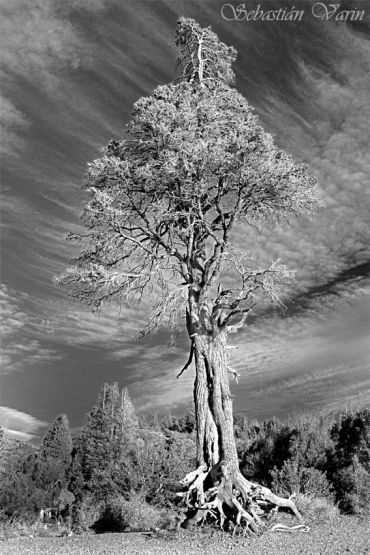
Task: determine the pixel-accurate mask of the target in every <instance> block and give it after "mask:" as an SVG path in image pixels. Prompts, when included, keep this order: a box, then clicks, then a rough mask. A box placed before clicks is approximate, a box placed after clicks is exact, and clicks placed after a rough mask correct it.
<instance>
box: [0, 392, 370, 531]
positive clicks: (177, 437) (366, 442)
mask: <svg viewBox="0 0 370 555" xmlns="http://www.w3.org/2000/svg"><path fill="white" fill-rule="evenodd" d="M234 434H235V438H236V445H237V451H238V458H239V465H240V470H241V472H242V474H243V475H244V476H245V477H246V478H247V479H249V480H255V481H258V483H260V484H262V485H265V486H267V487H271V488H273V489H274V491H276V492H277V493H278V494H280V495H282V496H289V495H292V494H295V496H296V504H297V507H298V509H299V510H300V512H301V513H302V514H303V517H304V518H305V521H306V522H314V521H315V520H317V521H321V522H322V521H325V519H330V518H332V516H333V515H337V514H338V512H339V511H340V512H341V513H344V514H357V515H366V513H367V511H368V508H369V502H370V409H369V408H366V407H362V408H357V409H354V408H345V409H342V410H340V411H337V412H335V411H334V412H325V411H317V412H302V413H297V414H294V415H292V416H290V417H289V418H287V419H286V420H284V421H283V420H279V419H278V418H270V419H268V420H265V421H264V422H258V421H257V420H250V419H248V418H246V417H245V416H241V415H235V417H234ZM195 435H196V434H195V419H194V414H193V412H191V411H190V410H189V411H188V412H186V414H184V415H183V416H181V417H175V416H171V415H167V416H166V417H162V418H159V417H158V416H151V417H148V416H138V415H137V413H136V410H135V407H134V405H133V403H132V401H131V399H130V396H129V393H128V391H127V389H122V390H120V388H119V386H118V384H117V383H113V384H104V386H103V387H102V389H101V391H100V394H99V397H98V400H97V403H96V404H95V406H94V407H93V408H92V409H91V411H90V412H89V413H88V414H87V416H86V419H85V424H84V426H83V428H82V429H81V431H80V433H79V434H78V435H75V436H74V437H72V436H71V431H70V429H69V423H68V418H67V416H66V415H60V416H58V417H57V418H56V419H55V421H54V422H53V423H52V425H51V427H50V429H49V430H48V431H47V433H46V435H45V437H44V438H43V440H42V442H41V445H40V446H38V447H35V446H34V445H32V444H30V443H24V442H21V441H18V440H13V439H10V438H9V437H7V435H6V433H5V432H4V429H2V432H1V439H0V474H1V477H0V519H1V529H2V533H3V535H4V536H7V534H8V536H9V535H11V534H16V533H19V534H21V533H26V532H29V530H30V529H32V530H33V532H34V533H41V534H42V533H45V530H46V529H55V530H58V531H59V533H60V534H70V533H75V534H76V533H83V532H87V531H92V532H96V533H103V532H109V531H114V532H125V531H126V532H127V531H143V530H153V529H167V530H168V529H176V528H177V527H178V526H181V524H182V523H184V522H188V521H186V520H184V517H185V512H186V503H185V502H184V498H183V497H182V496H181V492H182V490H183V489H184V488H183V486H182V485H181V479H182V478H183V476H184V475H185V474H187V472H189V471H190V470H191V469H192V468H194V461H195V456H196V442H195ZM179 494H180V495H179ZM46 510H48V511H49V512H48V513H47V511H46ZM41 511H44V512H43V513H41ZM282 513H284V511H283V512H282ZM40 514H41V517H42V518H40ZM45 515H46V517H45ZM279 515H280V512H279ZM279 515H278V516H277V517H276V518H279ZM283 516H284V514H283ZM207 518H208V523H207V524H208V525H209V526H210V527H212V525H213V524H216V520H217V519H216V518H215V519H214V520H215V522H214V523H213V522H212V515H211V514H210V515H209V516H208V517H207ZM230 531H231V530H230Z"/></svg>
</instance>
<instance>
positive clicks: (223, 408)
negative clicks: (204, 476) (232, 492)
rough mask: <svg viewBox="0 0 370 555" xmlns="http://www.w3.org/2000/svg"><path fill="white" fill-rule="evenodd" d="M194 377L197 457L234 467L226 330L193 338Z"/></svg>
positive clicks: (234, 447)
mask: <svg viewBox="0 0 370 555" xmlns="http://www.w3.org/2000/svg"><path fill="white" fill-rule="evenodd" d="M194 354H195V367H196V378H195V384H194V404H195V415H196V423H197V459H198V463H199V465H200V464H203V463H206V464H207V466H208V467H213V466H215V465H216V464H218V463H219V462H220V460H223V461H225V462H226V463H227V464H228V465H229V467H230V469H232V470H233V471H237V470H238V456H237V452H236V446H235V440H234V431H233V410H232V399H231V394H230V387H229V379H228V372H227V364H226V334H225V332H221V333H219V334H218V335H217V336H216V337H213V336H211V335H199V336H196V337H195V338H194Z"/></svg>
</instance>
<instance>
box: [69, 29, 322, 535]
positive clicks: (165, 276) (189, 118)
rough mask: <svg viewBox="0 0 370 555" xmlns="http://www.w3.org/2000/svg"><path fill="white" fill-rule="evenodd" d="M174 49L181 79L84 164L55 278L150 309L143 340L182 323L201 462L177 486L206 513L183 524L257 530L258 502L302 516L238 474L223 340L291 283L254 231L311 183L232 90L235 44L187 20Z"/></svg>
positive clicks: (305, 193) (94, 297)
mask: <svg viewBox="0 0 370 555" xmlns="http://www.w3.org/2000/svg"><path fill="white" fill-rule="evenodd" d="M175 40H176V45H177V47H178V49H179V72H178V77H177V79H176V80H175V81H174V82H173V83H170V84H168V85H165V86H159V87H158V88H156V89H155V91H154V92H153V94H152V95H151V96H150V97H145V98H141V99H140V100H138V101H137V102H136V104H135V105H134V109H133V113H132V119H131V121H130V123H129V124H128V130H127V136H126V138H125V139H123V140H120V141H111V142H110V143H109V144H108V146H107V147H106V148H105V149H104V151H103V155H102V156H101V157H100V158H99V159H97V160H94V161H93V162H92V163H91V164H89V171H88V182H87V187H86V189H87V193H88V195H89V201H88V202H87V203H86V205H85V210H84V212H83V215H82V219H83V222H84V224H85V226H86V228H87V231H86V233H84V234H74V235H71V236H70V239H71V240H74V241H77V242H78V243H79V244H80V245H81V247H82V251H81V254H80V256H79V257H78V258H77V259H76V260H75V261H74V262H75V265H74V267H73V268H71V269H69V270H68V271H67V272H66V273H65V274H64V275H63V276H62V277H60V278H59V282H60V283H61V284H62V285H63V286H65V287H66V289H67V291H68V293H69V295H70V296H71V297H72V298H74V299H78V300H80V301H82V302H84V303H86V304H88V305H90V306H92V307H93V308H94V309H99V308H100V307H101V306H102V305H103V304H105V303H110V302H111V301H117V302H118V303H119V304H120V305H127V304H129V305H130V304H131V305H132V306H137V303H138V302H141V301H143V300H145V301H146V302H148V301H149V302H151V303H152V312H151V315H150V317H149V319H148V324H147V326H146V328H145V330H144V333H147V332H151V331H152V330H154V329H155V328H156V327H158V326H159V325H169V326H170V327H174V326H176V325H178V323H179V319H181V316H183V317H185V316H186V328H187V331H188V335H189V338H190V356H189V360H188V362H187V364H186V365H185V367H184V369H185V368H186V367H188V366H189V364H190V363H191V361H192V360H193V359H194V361H195V368H196V378H195V384H194V403H195V413H196V432H197V436H196V437H197V458H198V463H199V466H198V468H197V469H196V470H195V471H194V472H193V473H191V474H190V475H189V476H187V477H186V478H185V479H184V480H183V484H184V486H187V487H188V492H187V494H186V502H187V503H188V505H189V506H193V507H195V508H202V509H204V510H198V511H196V514H195V515H194V516H192V519H191V521H198V520H199V519H200V518H201V517H203V518H204V517H205V515H206V514H207V513H208V512H209V513H210V514H217V515H218V518H219V519H220V520H221V523H223V521H224V519H225V515H226V517H227V519H228V520H229V521H233V522H234V524H239V523H240V521H241V519H243V522H244V523H246V524H247V525H248V526H249V527H250V528H251V529H256V528H257V527H258V525H259V524H260V522H261V521H260V518H259V516H258V513H259V512H260V510H261V507H263V508H266V509H271V507H272V506H273V505H277V506H285V507H290V508H291V509H292V510H293V511H294V512H296V514H297V516H299V515H298V512H297V511H296V508H295V506H294V504H293V502H292V501H291V500H283V499H281V498H278V497H276V496H274V495H273V494H272V493H271V492H270V491H269V490H267V489H266V488H257V486H255V484H252V483H250V482H248V481H247V480H246V479H245V478H244V477H243V476H242V475H241V473H240V471H239V464H238V457H237V451H236V447H235V441H234V435H233V414H232V399H231V395H230V388H229V374H230V372H233V370H232V369H231V368H230V367H229V365H228V356H227V338H228V335H229V334H230V333H232V332H235V331H236V330H237V329H239V328H240V327H242V325H243V324H244V322H245V320H246V317H247V315H248V313H249V312H250V311H251V310H252V308H253V307H254V305H255V304H256V303H259V302H266V301H268V302H270V301H273V302H278V301H279V288H280V286H281V283H283V282H284V280H286V278H287V276H288V274H289V272H288V270H287V269H286V268H285V267H284V266H282V265H280V264H278V263H272V264H271V265H270V266H269V267H263V268H261V267H260V266H259V265H258V263H257V262H256V261H255V260H254V258H253V257H252V256H251V251H253V245H252V244H250V243H249V241H248V238H249V236H250V234H249V231H250V230H251V227H252V226H256V224H258V225H261V223H262V222H264V221H269V222H270V223H271V222H289V221H290V219H291V218H294V217H297V216H302V215H308V214H310V213H311V212H312V211H313V209H314V208H315V206H316V204H317V194H316V180H315V179H314V178H313V177H311V176H310V175H309V174H308V171H307V168H306V166H305V165H304V164H296V163H295V162H294V161H293V160H292V158H291V157H290V156H289V155H288V154H286V153H285V152H283V151H281V150H279V149H278V148H277V147H276V146H275V145H274V142H273V139H272V136H271V135H270V134H268V133H266V132H265V131H264V129H263V128H262V127H261V126H260V125H259V123H258V119H257V117H256V116H255V115H254V114H253V111H252V109H251V107H250V106H249V104H248V102H247V101H246V99H245V98H244V97H243V96H242V95H241V94H240V93H238V92H237V90H236V89H235V88H233V82H234V73H233V70H232V67H231V66H232V63H233V62H234V61H235V59H236V51H235V50H234V49H233V48H232V47H227V46H226V45H225V44H223V43H222V42H221V41H220V40H219V39H218V37H217V36H216V35H215V34H214V33H213V32H212V31H211V29H209V28H206V29H202V28H201V27H200V26H199V25H198V24H197V23H196V22H195V21H193V20H191V19H185V18H181V19H180V20H179V22H178V27H177V32H176V39H175ZM236 227H237V228H238V232H239V234H240V233H241V232H242V233H243V234H244V239H243V241H242V243H243V246H244V245H245V248H246V249H247V250H246V251H245V252H244V251H241V250H240V248H239V250H238V249H237V248H236V243H235V238H236V237H237V235H236V234H235V228H236ZM216 484H217V487H216ZM256 503H257V504H256ZM257 505H258V507H257ZM207 509H208V511H207Z"/></svg>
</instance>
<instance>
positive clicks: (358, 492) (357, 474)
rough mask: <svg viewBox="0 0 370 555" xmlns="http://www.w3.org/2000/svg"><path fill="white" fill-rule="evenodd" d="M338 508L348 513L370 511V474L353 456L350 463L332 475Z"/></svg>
mask: <svg viewBox="0 0 370 555" xmlns="http://www.w3.org/2000/svg"><path fill="white" fill-rule="evenodd" d="M333 483H334V486H335V489H336V493H337V499H338V504H339V507H340V509H342V511H344V512H346V513H350V514H364V513H369V511H370V474H369V472H367V471H366V469H365V468H364V467H363V466H362V465H361V464H360V463H359V461H358V458H357V457H356V456H355V457H354V458H353V462H352V464H351V465H349V466H347V467H345V468H342V469H341V470H338V471H337V472H336V473H335V474H334V476H333Z"/></svg>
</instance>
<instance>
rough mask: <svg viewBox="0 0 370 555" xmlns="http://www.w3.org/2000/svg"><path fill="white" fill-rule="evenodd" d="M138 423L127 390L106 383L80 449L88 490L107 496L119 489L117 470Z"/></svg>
mask: <svg viewBox="0 0 370 555" xmlns="http://www.w3.org/2000/svg"><path fill="white" fill-rule="evenodd" d="M137 428H138V419H137V416H136V414H135V409H134V407H133V404H132V402H131V399H130V396H129V394H128V391H127V389H126V388H124V389H123V390H122V392H121V393H120V391H119V388H118V383H113V384H107V383H105V384H104V385H103V387H102V390H101V392H100V394H99V398H98V402H97V404H96V405H95V406H94V407H93V409H92V410H91V411H90V413H89V414H88V415H87V422H86V425H85V426H84V428H83V430H82V433H81V438H80V442H79V447H78V451H79V454H78V458H79V460H80V464H81V470H82V476H83V481H84V482H85V485H86V487H87V489H88V490H91V491H94V492H95V493H97V492H99V495H100V496H107V495H110V494H111V493H114V492H116V491H117V489H118V485H117V480H115V475H116V471H117V466H119V465H121V464H122V460H123V459H124V458H125V456H127V453H128V451H129V450H130V448H131V446H132V444H133V443H134V441H135V437H136V431H137Z"/></svg>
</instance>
